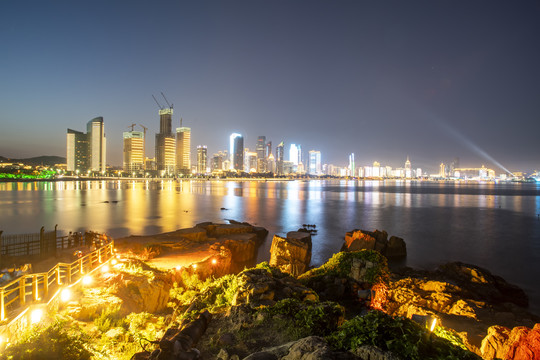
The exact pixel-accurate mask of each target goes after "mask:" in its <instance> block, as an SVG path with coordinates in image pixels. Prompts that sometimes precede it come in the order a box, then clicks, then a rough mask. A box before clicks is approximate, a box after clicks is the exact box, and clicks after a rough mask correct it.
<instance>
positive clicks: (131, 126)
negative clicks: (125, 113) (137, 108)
mask: <svg viewBox="0 0 540 360" xmlns="http://www.w3.org/2000/svg"><path fill="white" fill-rule="evenodd" d="M135 125H137V124H131V125H129V126H128V128H131V131H133V128H135Z"/></svg>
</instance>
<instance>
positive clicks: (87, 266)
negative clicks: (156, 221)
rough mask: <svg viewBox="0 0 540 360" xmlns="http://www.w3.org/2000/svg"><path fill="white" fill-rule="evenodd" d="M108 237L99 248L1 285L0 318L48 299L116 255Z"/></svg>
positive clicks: (6, 317)
mask: <svg viewBox="0 0 540 360" xmlns="http://www.w3.org/2000/svg"><path fill="white" fill-rule="evenodd" d="M102 236H103V235H102ZM104 237H105V238H107V237H106V236H104ZM107 239H108V240H107V241H106V243H104V244H103V245H101V246H100V247H99V248H97V249H96V250H94V251H92V252H90V253H88V254H86V255H84V256H81V257H80V258H78V259H77V260H75V261H74V262H72V263H69V264H68V263H58V264H57V265H56V266H55V267H53V268H52V269H50V270H49V271H47V272H43V273H34V274H26V275H22V276H21V277H19V278H17V279H15V280H13V281H11V282H9V283H7V284H5V285H2V286H1V287H0V322H2V321H5V320H8V313H11V312H13V313H18V312H19V311H18V310H23V309H24V308H25V306H27V305H29V304H33V303H37V302H45V301H48V299H49V297H50V295H52V294H54V293H55V292H56V291H57V290H58V289H59V288H60V287H61V286H67V285H70V284H73V283H75V282H77V281H78V280H79V279H81V278H82V277H83V276H84V275H85V274H87V273H89V272H91V271H93V270H94V269H96V268H97V267H99V266H100V265H101V264H103V263H104V262H106V261H108V260H109V259H111V258H112V257H114V243H113V241H112V240H109V239H110V238H107Z"/></svg>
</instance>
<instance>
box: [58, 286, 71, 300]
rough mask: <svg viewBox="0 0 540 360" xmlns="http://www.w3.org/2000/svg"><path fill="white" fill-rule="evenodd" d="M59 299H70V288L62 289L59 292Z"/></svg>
mask: <svg viewBox="0 0 540 360" xmlns="http://www.w3.org/2000/svg"><path fill="white" fill-rule="evenodd" d="M60 300H62V301H63V302H67V301H69V300H71V290H70V289H68V288H65V289H63V290H62V292H61V293H60Z"/></svg>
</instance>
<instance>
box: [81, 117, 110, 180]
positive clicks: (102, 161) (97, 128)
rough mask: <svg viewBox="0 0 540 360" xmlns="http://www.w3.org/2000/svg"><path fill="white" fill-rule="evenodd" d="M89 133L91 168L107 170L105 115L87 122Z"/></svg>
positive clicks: (87, 131)
mask: <svg viewBox="0 0 540 360" xmlns="http://www.w3.org/2000/svg"><path fill="white" fill-rule="evenodd" d="M86 133H87V134H88V146H89V153H90V164H89V165H90V170H91V171H99V172H105V167H106V165H107V163H106V160H107V159H106V155H105V154H106V142H105V128H104V126H103V117H101V116H100V117H96V118H93V119H92V120H90V121H89V122H88V123H87V124H86Z"/></svg>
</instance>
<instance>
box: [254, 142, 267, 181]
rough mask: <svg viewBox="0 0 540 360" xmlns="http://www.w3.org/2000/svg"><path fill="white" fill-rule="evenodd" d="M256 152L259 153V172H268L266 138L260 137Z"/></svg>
mask: <svg viewBox="0 0 540 360" xmlns="http://www.w3.org/2000/svg"><path fill="white" fill-rule="evenodd" d="M255 151H256V152H257V172H259V173H263V172H266V158H267V156H266V136H259V138H258V139H257V146H256V147H255Z"/></svg>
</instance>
